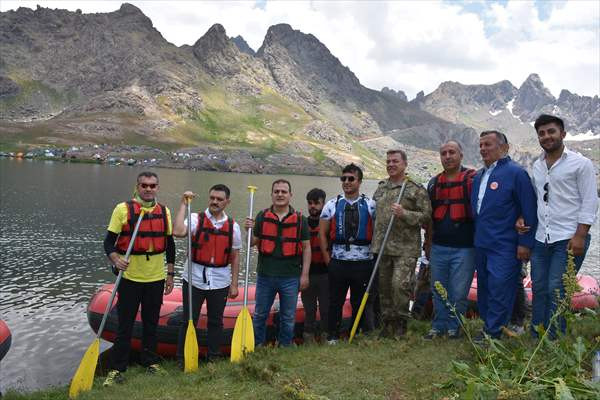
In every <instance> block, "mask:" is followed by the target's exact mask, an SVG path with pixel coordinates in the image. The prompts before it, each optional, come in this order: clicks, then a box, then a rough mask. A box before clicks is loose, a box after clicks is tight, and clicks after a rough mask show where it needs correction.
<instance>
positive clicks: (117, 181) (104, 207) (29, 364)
mask: <svg viewBox="0 0 600 400" xmlns="http://www.w3.org/2000/svg"><path fill="white" fill-rule="evenodd" d="M141 170H142V169H141V168H137V167H124V166H120V167H110V166H104V165H95V164H64V163H61V162H52V161H31V160H10V159H0V221H2V229H1V230H0V246H1V248H0V266H1V267H0V271H1V272H0V276H1V279H0V318H1V319H3V320H5V321H6V322H7V324H8V325H9V327H10V329H11V331H12V335H13V342H12V346H11V349H10V351H9V353H8V354H7V355H6V357H5V358H4V360H2V363H1V365H0V389H1V390H2V391H5V390H7V389H9V388H15V389H18V390H33V389H37V388H44V387H48V386H50V385H64V384H67V383H68V382H69V381H70V379H71V377H72V376H73V373H74V371H75V369H76V368H77V365H78V364H79V362H80V360H81V357H82V356H83V353H84V352H85V350H86V349H87V347H88V346H89V345H90V343H91V341H92V340H93V338H94V336H95V335H94V334H93V332H92V330H91V328H90V327H89V325H88V322H87V317H86V306H87V303H88V301H89V299H90V297H91V295H92V294H93V293H94V292H95V291H96V289H97V288H98V287H99V286H101V285H102V284H104V283H107V282H112V281H114V275H112V273H111V272H110V270H109V264H108V262H107V259H106V257H105V255H104V251H103V248H102V241H103V239H104V236H105V233H106V227H107V224H108V221H109V218H110V214H111V212H112V209H113V207H114V206H115V204H116V203H117V202H119V201H123V200H126V199H128V198H130V197H131V193H132V191H133V188H134V183H135V178H136V176H137V174H138V173H139V172H141ZM155 172H157V173H158V175H159V177H160V192H159V200H160V201H161V202H163V203H164V204H166V205H167V206H168V207H170V208H171V210H172V211H173V213H175V212H176V210H177V209H178V205H179V201H180V197H181V193H183V191H184V190H186V189H191V190H193V191H195V192H196V193H201V194H202V196H200V199H197V200H195V202H194V203H193V209H200V208H201V209H204V208H205V207H206V194H207V191H208V188H209V187H210V186H212V185H214V184H216V183H224V184H226V185H228V186H229V187H230V188H231V190H232V194H231V198H232V203H231V205H230V207H229V209H228V212H229V214H230V215H232V216H233V217H235V218H237V219H241V218H243V217H244V216H246V214H247V212H248V210H247V207H248V192H247V190H246V187H247V186H248V185H255V186H258V188H259V189H258V191H257V193H256V198H255V204H256V207H255V212H256V211H257V210H258V209H260V208H264V207H267V206H268V205H269V204H270V189H271V182H272V181H273V180H274V179H275V177H274V176H267V175H251V174H233V173H213V172H203V171H187V170H170V169H157V170H155ZM281 177H283V178H286V179H288V180H289V181H291V183H292V189H293V193H294V197H293V198H292V204H293V205H294V206H295V207H296V208H298V209H300V210H302V211H303V212H306V207H305V201H304V196H305V194H306V192H307V191H308V190H310V189H312V188H313V187H320V188H323V189H324V190H325V191H326V192H327V194H328V197H332V196H333V195H335V194H337V193H338V192H339V190H340V182H339V180H338V179H336V178H323V177H308V176H281ZM376 186H377V182H376V181H365V182H364V183H363V191H364V192H365V193H366V194H367V195H372V193H373V192H374V190H375V188H376ZM592 230H593V232H592V235H593V240H592V245H591V247H590V250H589V252H588V257H587V258H586V261H585V263H584V266H583V269H582V273H586V274H591V275H594V276H595V277H596V278H600V267H599V261H598V226H597V225H596V226H594V227H593V228H592ZM177 243H178V251H177V263H176V268H177V271H179V272H181V270H182V269H183V262H184V256H185V254H184V253H185V250H184V249H185V245H184V242H181V241H178V242H177ZM244 243H245V241H244ZM242 252H244V250H242ZM241 259H242V260H244V259H245V255H244V254H242V257H241ZM254 265H255V263H252V267H251V271H253V270H254ZM242 279H243V278H242ZM176 284H177V285H179V284H180V279H179V277H177V278H176ZM109 346H110V344H109V343H107V342H103V345H102V347H103V349H105V348H107V347H109Z"/></svg>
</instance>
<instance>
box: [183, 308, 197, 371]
mask: <svg viewBox="0 0 600 400" xmlns="http://www.w3.org/2000/svg"><path fill="white" fill-rule="evenodd" d="M183 360H184V363H183V372H195V371H197V370H198V340H197V339H196V328H194V324H193V323H192V320H189V321H188V327H187V332H186V334H185V347H184V348H183Z"/></svg>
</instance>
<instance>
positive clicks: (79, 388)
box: [69, 338, 100, 399]
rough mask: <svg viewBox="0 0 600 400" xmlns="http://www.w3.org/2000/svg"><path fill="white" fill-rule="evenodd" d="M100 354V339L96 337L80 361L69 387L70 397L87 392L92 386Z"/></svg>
mask: <svg viewBox="0 0 600 400" xmlns="http://www.w3.org/2000/svg"><path fill="white" fill-rule="evenodd" d="M99 355H100V339H98V338H96V339H94V341H93V342H92V344H91V345H90V347H88V349H87V351H86V352H85V354H84V355H83V358H82V359H81V362H80V363H79V367H78V368H77V371H75V375H73V380H72V381H71V386H70V387H69V398H70V399H74V398H76V397H77V396H78V395H79V393H81V392H87V391H88V390H90V389H91V388H92V385H93V383H94V374H95V373H96V365H97V364H98V356H99Z"/></svg>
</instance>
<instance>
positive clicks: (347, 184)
mask: <svg viewBox="0 0 600 400" xmlns="http://www.w3.org/2000/svg"><path fill="white" fill-rule="evenodd" d="M340 180H341V181H342V190H343V191H344V194H345V195H347V196H352V195H354V194H356V193H358V190H359V189H360V183H361V181H359V180H358V174H357V173H356V172H344V173H343V174H342V176H341V177H340Z"/></svg>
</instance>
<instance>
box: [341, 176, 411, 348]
mask: <svg viewBox="0 0 600 400" xmlns="http://www.w3.org/2000/svg"><path fill="white" fill-rule="evenodd" d="M407 180H408V176H407V177H405V178H404V182H402V187H401V188H400V194H399V195H398V200H396V203H400V200H402V195H403V194H404V189H405V188H406V181H407ZM393 223H394V214H393V213H392V216H391V218H390V222H389V223H388V226H387V230H386V231H385V235H384V236H383V242H382V243H381V248H380V249H379V254H377V260H376V261H375V266H374V267H373V272H372V273H371V278H370V279H369V284H368V285H367V290H365V295H364V296H363V298H362V301H361V302H360V307H359V308H358V313H357V314H356V318H355V319H354V324H353V325H352V330H351V331H350V339H349V340H348V343H352V339H353V338H354V335H355V334H356V329H357V328H358V323H359V322H360V317H362V313H363V311H364V309H365V305H366V304H367V299H368V298H369V290H370V289H371V285H372V284H373V279H374V278H375V275H376V274H377V268H379V261H380V260H381V256H382V255H383V249H384V248H385V244H386V242H387V239H388V236H389V235H390V231H391V230H392V224H393Z"/></svg>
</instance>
